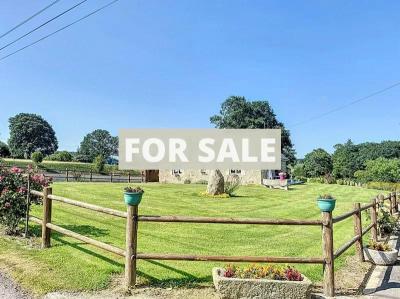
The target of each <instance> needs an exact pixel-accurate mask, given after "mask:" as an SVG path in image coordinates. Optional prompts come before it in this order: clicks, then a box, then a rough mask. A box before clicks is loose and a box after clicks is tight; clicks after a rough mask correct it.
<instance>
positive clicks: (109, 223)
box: [0, 183, 378, 294]
mask: <svg viewBox="0 0 400 299" xmlns="http://www.w3.org/2000/svg"><path fill="white" fill-rule="evenodd" d="M123 186H124V185H122V184H103V183H91V184H89V183H56V184H54V185H53V194H57V195H61V196H66V197H69V198H73V199H77V200H81V201H85V202H88V203H92V204H97V205H100V206H104V207H109V208H114V209H118V210H125V205H124V203H123V200H122V190H123ZM142 187H143V188H144V190H145V194H144V197H143V200H142V203H141V205H140V207H139V212H140V214H147V215H198V216H221V217H227V216H229V217H254V218H291V219H319V217H320V212H319V210H318V208H317V207H316V202H315V199H316V197H317V196H318V195H319V194H322V193H331V194H333V195H334V196H335V197H336V198H337V207H336V210H335V211H334V215H339V214H341V213H344V212H346V211H349V210H351V209H352V203H353V202H356V201H360V202H370V199H371V198H372V197H373V196H375V195H376V194H377V193H378V191H376V190H368V189H361V188H357V187H349V186H340V185H319V184H308V185H297V186H294V187H293V188H292V190H290V191H282V190H270V189H267V188H265V187H262V186H244V187H242V188H241V189H239V191H238V192H237V197H233V198H229V199H224V198H221V199H215V198H207V197H202V196H200V195H199V194H200V193H201V192H202V191H203V190H204V188H205V186H204V185H194V184H191V185H173V184H155V183H154V184H151V183H150V184H145V185H143V186H142ZM33 214H34V215H36V216H39V217H41V211H40V207H35V208H34V210H33ZM363 219H365V217H364V216H363ZM53 222H54V223H55V224H58V225H61V226H63V227H65V228H68V229H70V230H73V231H76V232H78V233H81V234H84V235H87V236H90V237H92V238H95V239H97V240H101V241H103V242H107V243H110V244H113V245H115V246H118V247H120V248H124V238H125V221H124V219H119V218H114V217H111V216H108V215H103V214H99V213H95V212H92V211H88V210H84V209H80V208H77V207H73V206H67V205H65V204H61V203H57V202H54V204H53ZM366 225H367V224H364V226H366ZM31 228H32V230H33V232H34V233H36V234H37V235H39V234H40V228H39V227H38V226H36V225H34V224H32V227H31ZM334 230H335V234H334V239H335V248H338V247H339V246H340V245H342V244H343V243H344V242H345V241H347V240H349V239H350V238H351V237H352V236H353V227H352V219H351V218H350V219H348V220H346V221H344V222H341V223H338V224H335V227H334ZM138 250H139V252H147V253H156V252H157V253H192V254H209V255H217V254H218V255H256V256H263V255H271V256H303V257H318V256H321V254H322V253H321V231H320V228H319V227H305V226H257V225H226V224H182V223H181V224H172V223H140V225H139V235H138ZM350 254H354V249H353V248H352V249H351V250H349V251H348V252H346V253H345V254H344V255H343V256H342V257H341V258H340V259H338V260H337V262H336V267H337V268H340V267H341V266H342V264H343V261H344V259H345V257H346V256H348V255H350ZM123 262H124V261H123V259H122V258H119V257H116V256H115V255H113V254H111V253H106V252H105V251H102V250H100V249H99V250H98V249H96V248H94V247H92V246H89V245H86V244H83V243H81V242H79V241H76V240H73V239H71V238H67V237H64V236H61V235H60V234H57V233H53V234H52V247H51V248H50V249H46V250H40V249H38V248H37V247H36V246H34V245H32V244H29V245H27V244H26V241H23V240H20V239H19V240H15V239H12V238H9V237H0V267H6V268H7V269H8V270H9V271H11V273H12V275H13V276H14V277H15V278H16V280H17V281H19V282H20V283H21V284H22V285H23V286H25V287H27V288H29V289H31V290H33V291H34V292H35V293H37V294H44V293H46V292H50V291H55V290H66V291H77V290H96V289H101V288H104V287H106V286H107V285H108V283H109V282H110V279H111V277H112V276H113V274H120V273H123ZM217 265H223V263H218V262H214V263H208V262H184V261H142V260H141V261H138V270H139V274H140V277H139V282H140V283H141V284H156V285H164V286H166V285H168V286H171V285H172V286H174V285H182V284H190V283H196V284H197V283H210V281H211V277H210V272H211V268H212V267H213V266H217ZM296 267H297V268H299V269H300V270H301V271H302V272H303V273H304V274H305V275H306V276H308V277H309V278H311V279H312V280H313V281H320V280H321V274H322V266H319V265H315V266H314V265H297V266H296Z"/></svg>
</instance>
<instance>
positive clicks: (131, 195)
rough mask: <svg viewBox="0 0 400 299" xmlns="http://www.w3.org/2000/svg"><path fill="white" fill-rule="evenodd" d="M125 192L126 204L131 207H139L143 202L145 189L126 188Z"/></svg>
mask: <svg viewBox="0 0 400 299" xmlns="http://www.w3.org/2000/svg"><path fill="white" fill-rule="evenodd" d="M124 190H125V192H124V200H125V203H126V204H127V205H129V206H137V205H139V204H140V201H141V200H142V195H143V193H144V191H143V189H142V188H140V187H135V188H133V187H126V188H125V189H124Z"/></svg>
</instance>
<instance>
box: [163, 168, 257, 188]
mask: <svg viewBox="0 0 400 299" xmlns="http://www.w3.org/2000/svg"><path fill="white" fill-rule="evenodd" d="M221 172H222V174H223V175H224V177H225V178H226V177H227V176H228V175H229V174H234V173H236V174H237V175H238V176H239V177H240V178H241V182H242V184H245V185H248V184H261V182H262V176H261V173H262V171H261V170H230V169H224V170H222V169H221ZM209 173H210V170H209V169H184V170H183V169H173V170H171V169H165V170H161V169H160V172H159V180H160V182H161V183H177V184H183V183H184V182H185V180H190V182H191V183H199V182H206V181H208V175H209Z"/></svg>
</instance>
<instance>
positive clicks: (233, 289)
mask: <svg viewBox="0 0 400 299" xmlns="http://www.w3.org/2000/svg"><path fill="white" fill-rule="evenodd" d="M213 281H214V285H215V288H216V289H217V291H218V293H219V295H220V296H221V298H226V299H228V298H274V299H275V298H276V299H280V298H282V299H284V298H294V299H303V298H309V297H310V293H311V281H310V280H309V279H308V278H307V277H305V276H304V275H302V274H301V273H300V272H299V271H297V270H296V269H294V268H291V267H287V268H282V267H277V266H272V265H267V266H256V265H252V266H250V267H246V268H238V267H234V266H230V265H228V266H226V267H225V269H223V268H214V269H213Z"/></svg>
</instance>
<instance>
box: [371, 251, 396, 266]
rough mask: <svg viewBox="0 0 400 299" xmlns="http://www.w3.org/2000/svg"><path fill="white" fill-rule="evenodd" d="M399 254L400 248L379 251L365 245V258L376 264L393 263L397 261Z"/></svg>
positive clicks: (386, 264)
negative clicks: (399, 249)
mask: <svg viewBox="0 0 400 299" xmlns="http://www.w3.org/2000/svg"><path fill="white" fill-rule="evenodd" d="M398 254H399V251H398V250H391V251H378V250H373V249H369V248H367V247H364V256H365V258H366V259H367V260H368V261H370V262H371V263H373V264H375V265H382V266H389V265H393V264H394V263H396V261H397V256H398Z"/></svg>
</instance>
